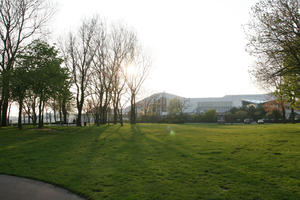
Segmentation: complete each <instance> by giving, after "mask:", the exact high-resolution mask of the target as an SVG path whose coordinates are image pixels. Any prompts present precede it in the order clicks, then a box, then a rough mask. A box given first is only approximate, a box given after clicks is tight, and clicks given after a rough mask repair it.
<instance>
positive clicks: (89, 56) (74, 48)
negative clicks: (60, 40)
mask: <svg viewBox="0 0 300 200" xmlns="http://www.w3.org/2000/svg"><path fill="white" fill-rule="evenodd" d="M98 28H99V27H98V18H97V17H94V18H92V19H90V20H85V21H83V23H82V25H81V27H80V28H79V30H78V33H77V34H76V35H74V34H72V33H70V34H69V39H68V41H67V43H66V47H65V48H64V50H63V54H64V58H65V64H66V66H67V67H68V68H69V70H70V71H71V73H72V80H73V83H74V88H75V96H76V98H75V99H76V107H77V112H78V114H77V121H76V124H77V126H81V115H82V108H83V105H84V102H85V99H86V97H87V95H88V93H87V88H88V85H89V83H90V77H91V73H92V71H91V67H92V62H93V59H94V57H95V53H96V49H97V43H95V42H94V41H95V37H96V36H97V31H98Z"/></svg>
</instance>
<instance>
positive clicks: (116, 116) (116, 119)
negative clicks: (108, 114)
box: [114, 106, 118, 124]
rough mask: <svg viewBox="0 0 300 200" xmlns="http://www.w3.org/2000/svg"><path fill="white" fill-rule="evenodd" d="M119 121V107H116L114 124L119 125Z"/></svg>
mask: <svg viewBox="0 0 300 200" xmlns="http://www.w3.org/2000/svg"><path fill="white" fill-rule="evenodd" d="M117 121H118V107H117V106H116V107H114V124H117Z"/></svg>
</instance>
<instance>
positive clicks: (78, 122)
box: [76, 105, 82, 126]
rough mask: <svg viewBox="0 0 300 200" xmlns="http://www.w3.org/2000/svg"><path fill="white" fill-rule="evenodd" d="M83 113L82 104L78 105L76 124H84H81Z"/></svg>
mask: <svg viewBox="0 0 300 200" xmlns="http://www.w3.org/2000/svg"><path fill="white" fill-rule="evenodd" d="M81 113H82V106H81V105H80V106H79V107H78V115H77V120H76V125H77V126H82V124H81Z"/></svg>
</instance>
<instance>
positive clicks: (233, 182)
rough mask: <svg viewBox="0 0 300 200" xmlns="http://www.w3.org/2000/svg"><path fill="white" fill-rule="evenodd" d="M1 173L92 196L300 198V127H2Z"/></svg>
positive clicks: (140, 199) (140, 198)
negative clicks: (21, 129)
mask: <svg viewBox="0 0 300 200" xmlns="http://www.w3.org/2000/svg"><path fill="white" fill-rule="evenodd" d="M168 126H170V127H171V128H172V130H173V132H174V134H170V133H169V131H170V130H168ZM169 129H170V128H169ZM173 132H172V133H173ZM0 173H4V174H13V175H17V176H23V177H30V178H33V179H38V180H42V181H46V182H50V183H53V184H56V185H60V186H62V187H65V188H67V189H69V190H71V191H74V192H75V193H77V194H80V195H82V196H83V197H86V198H87V199H122V200H125V199H138V200H143V199H149V200H160V199H163V200H166V199H168V200H176V199H178V200H185V199H188V200H189V199H191V200H196V199H210V200H212V199H230V200H234V199H250V200H261V199H264V200H265V199H270V200H271V199H272V200H274V199H288V200H291V199H295V200H296V199H297V200H298V199H300V125H297V124H287V125H278V124H277V125H209V124H201V125H196V124H194V125H166V124H138V125H135V126H131V125H129V124H126V125H125V126H124V127H120V126H119V125H114V126H103V127H100V128H98V127H82V128H77V127H68V128H66V127H56V128H51V129H45V130H37V129H25V130H23V131H18V130H17V129H16V128H1V129H0Z"/></svg>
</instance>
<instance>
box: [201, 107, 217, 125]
mask: <svg viewBox="0 0 300 200" xmlns="http://www.w3.org/2000/svg"><path fill="white" fill-rule="evenodd" d="M202 121H203V122H216V121H217V112H216V110H215V109H213V110H208V111H206V112H205V113H204V114H203V116H202Z"/></svg>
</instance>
